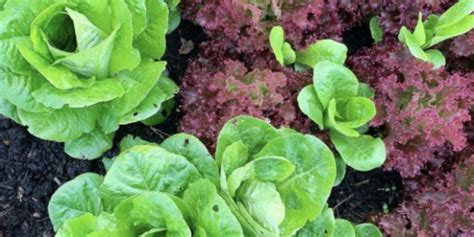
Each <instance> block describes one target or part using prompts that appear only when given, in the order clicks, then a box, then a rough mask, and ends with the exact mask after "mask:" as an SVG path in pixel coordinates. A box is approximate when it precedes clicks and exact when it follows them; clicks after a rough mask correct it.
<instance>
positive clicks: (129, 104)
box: [107, 62, 166, 116]
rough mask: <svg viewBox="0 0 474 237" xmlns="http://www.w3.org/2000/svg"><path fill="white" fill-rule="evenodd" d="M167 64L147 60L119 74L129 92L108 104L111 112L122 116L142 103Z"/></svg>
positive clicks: (119, 78)
mask: <svg viewBox="0 0 474 237" xmlns="http://www.w3.org/2000/svg"><path fill="white" fill-rule="evenodd" d="M165 66H166V62H156V63H155V62H146V63H143V64H141V65H140V66H138V67H137V68H135V70H133V71H132V72H123V73H120V74H119V75H117V79H118V80H120V82H121V83H122V86H123V87H124V89H125V91H126V92H127V93H125V95H124V96H122V97H121V98H119V99H116V100H113V101H112V102H111V103H110V104H108V105H107V106H108V107H109V110H110V112H111V113H112V114H115V115H117V116H121V115H125V114H126V113H128V112H130V111H131V110H132V109H133V108H135V107H137V106H138V105H140V103H141V102H142V101H143V100H144V99H145V98H146V96H147V95H148V93H149V92H150V91H151V90H152V89H153V87H154V86H155V85H156V83H157V82H158V80H159V79H160V76H161V74H162V73H163V71H164V70H165Z"/></svg>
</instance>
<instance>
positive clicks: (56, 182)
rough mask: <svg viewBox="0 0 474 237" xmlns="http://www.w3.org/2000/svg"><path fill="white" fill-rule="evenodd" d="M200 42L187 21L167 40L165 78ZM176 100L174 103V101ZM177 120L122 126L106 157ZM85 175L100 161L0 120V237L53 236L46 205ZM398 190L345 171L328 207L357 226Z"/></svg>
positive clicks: (181, 67) (175, 74)
mask: <svg viewBox="0 0 474 237" xmlns="http://www.w3.org/2000/svg"><path fill="white" fill-rule="evenodd" d="M352 32H353V33H350V32H349V33H348V34H347V35H346V36H345V37H344V41H347V42H345V43H349V49H350V52H354V51H356V50H357V49H358V48H360V47H362V46H368V44H370V41H366V40H364V38H365V39H367V37H366V36H365V35H366V33H367V32H366V29H357V28H356V29H355V31H352ZM360 32H362V36H361V35H360V34H361V33H360ZM369 38H370V36H369ZM204 40H206V36H205V34H204V33H203V32H202V30H201V29H200V28H199V27H197V26H195V25H193V24H191V23H190V22H187V21H183V22H182V23H181V25H180V27H178V29H177V30H176V31H175V32H174V33H173V34H171V35H169V36H168V38H167V52H166V55H165V56H164V59H163V60H166V61H168V65H167V68H168V72H169V74H170V77H171V78H173V79H176V82H177V83H178V84H179V78H180V77H181V76H182V75H183V73H184V71H185V70H186V66H187V64H188V62H189V61H190V60H192V59H193V58H195V57H196V55H197V45H198V44H199V43H201V42H202V41H204ZM351 45H352V46H351ZM177 100H178V103H179V100H180V98H179V96H178V98H177ZM180 117H181V114H180V111H176V110H175V111H174V112H173V113H172V114H171V115H170V118H169V119H168V120H167V122H165V123H164V124H161V125H159V126H155V127H149V126H145V125H142V124H140V123H137V124H132V125H128V126H122V127H121V128H120V129H119V130H118V131H117V133H116V136H115V139H114V148H113V149H112V150H111V151H109V152H107V153H106V156H109V157H112V156H113V155H115V154H117V151H118V149H117V146H118V143H119V142H120V140H121V139H122V138H123V137H124V136H126V135H127V134H132V135H135V136H140V137H141V138H143V139H146V140H149V141H152V142H160V141H161V140H163V139H164V138H165V137H167V136H169V135H170V134H173V133H176V131H177V125H178V121H179V119H180ZM84 172H96V173H100V174H103V173H104V168H103V165H102V163H101V162H100V160H94V161H86V160H77V159H72V158H70V157H68V156H67V155H66V154H65V153H64V151H63V145H62V144H59V143H55V142H47V141H42V140H40V139H38V138H35V137H33V136H32V135H30V134H29V133H28V132H27V130H26V128H24V127H22V126H20V125H17V124H15V123H14V122H12V121H10V120H8V119H5V118H3V117H0V237H22V236H41V237H49V236H54V231H53V228H52V226H51V223H50V221H49V218H48V213H47V205H48V200H49V199H50V197H51V195H52V194H53V193H54V191H55V190H56V189H57V188H58V187H59V186H60V185H61V184H63V183H65V182H67V181H68V180H71V179H73V178H74V177H76V176H77V175H79V174H81V173H84ZM392 187H395V188H392ZM401 189H402V186H401V180H400V177H399V176H398V175H397V174H396V173H393V172H388V173H387V172H383V171H382V170H380V169H378V170H375V171H372V172H366V173H361V172H355V171H353V170H348V173H347V176H346V178H345V179H344V182H343V183H341V184H340V185H339V186H338V187H337V188H335V189H334V190H333V194H332V196H331V198H330V201H329V203H330V206H331V207H333V208H334V210H335V213H336V215H337V216H340V217H343V218H347V219H349V220H352V221H355V222H360V221H363V220H365V219H367V217H368V216H370V214H371V213H373V212H380V211H382V210H383V206H384V204H386V205H387V206H388V208H389V209H391V208H394V207H395V206H396V205H398V203H399V202H400V191H401ZM387 190H388V191H387Z"/></svg>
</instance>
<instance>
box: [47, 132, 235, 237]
mask: <svg viewBox="0 0 474 237" xmlns="http://www.w3.org/2000/svg"><path fill="white" fill-rule="evenodd" d="M121 149H123V150H122V153H121V154H120V155H119V156H118V157H117V158H116V159H115V160H114V162H113V163H112V165H111V167H110V169H109V171H108V172H107V173H106V175H105V177H102V176H100V175H97V174H93V173H86V174H82V175H80V176H78V177H76V178H75V179H74V180H72V181H69V182H67V183H66V184H64V185H63V186H61V187H60V188H59V189H58V190H57V191H56V192H55V193H54V194H53V196H52V197H51V200H50V203H49V206H48V212H49V216H50V218H51V221H52V223H53V227H54V229H55V230H56V231H57V236H61V237H69V236H118V237H121V236H127V237H132V236H165V235H166V236H191V235H192V234H191V233H194V236H216V237H217V236H243V234H242V233H243V232H242V228H241V226H240V224H239V222H238V220H237V219H236V217H235V216H234V215H233V214H232V212H231V211H230V209H229V207H228V206H227V205H226V203H225V201H224V200H223V199H222V198H221V197H220V196H219V195H218V190H217V189H216V185H217V184H218V182H219V175H218V169H217V166H216V163H215V161H214V160H213V159H212V157H211V155H210V154H209V152H208V151H207V149H206V148H205V146H204V145H203V144H202V143H201V142H200V141H199V140H198V139H197V138H195V137H193V136H191V135H186V134H177V135H173V136H171V137H169V138H168V139H166V140H165V141H164V142H163V143H161V145H159V146H158V145H157V144H151V143H148V142H144V141H143V140H138V139H137V140H133V139H128V140H127V142H123V143H122V146H121Z"/></svg>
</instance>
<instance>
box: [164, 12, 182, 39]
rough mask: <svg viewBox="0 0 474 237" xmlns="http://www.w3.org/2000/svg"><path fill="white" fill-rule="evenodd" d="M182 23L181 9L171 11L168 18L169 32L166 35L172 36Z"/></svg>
mask: <svg viewBox="0 0 474 237" xmlns="http://www.w3.org/2000/svg"><path fill="white" fill-rule="evenodd" d="M180 23H181V13H180V12H179V9H176V10H173V11H170V14H169V16H168V32H166V34H171V33H172V32H173V31H174V30H176V28H178V26H179V24H180Z"/></svg>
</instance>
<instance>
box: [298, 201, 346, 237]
mask: <svg viewBox="0 0 474 237" xmlns="http://www.w3.org/2000/svg"><path fill="white" fill-rule="evenodd" d="M334 226H335V220H334V212H333V211H332V209H331V208H328V207H327V205H326V206H325V207H324V209H323V211H322V212H321V214H320V215H319V216H318V217H317V218H316V219H315V220H313V221H310V222H308V223H307V224H306V225H305V226H304V227H303V228H302V229H300V230H299V231H298V232H297V233H296V237H332V236H334V237H336V236H337V237H340V236H338V235H334Z"/></svg>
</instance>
